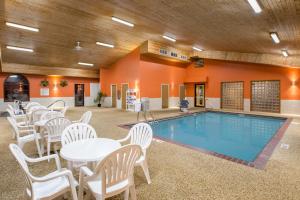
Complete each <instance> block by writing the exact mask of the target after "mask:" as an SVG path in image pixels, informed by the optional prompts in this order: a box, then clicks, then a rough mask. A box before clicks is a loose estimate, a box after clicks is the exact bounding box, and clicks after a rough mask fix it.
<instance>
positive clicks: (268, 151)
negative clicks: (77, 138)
mask: <svg viewBox="0 0 300 200" xmlns="http://www.w3.org/2000/svg"><path fill="white" fill-rule="evenodd" d="M202 112H221V113H225V114H226V113H228V114H242V115H250V116H259V117H267V118H277V119H278V118H279V119H284V120H285V121H284V123H283V124H282V125H281V127H280V128H279V129H278V130H277V131H276V133H275V134H274V135H273V136H272V138H271V139H270V140H269V142H268V143H267V144H266V145H265V147H264V148H263V150H262V151H261V152H260V153H259V154H258V156H257V157H256V159H255V160H254V161H252V162H247V161H244V160H241V159H238V158H234V157H231V156H227V155H224V154H220V153H216V152H214V151H210V150H206V149H203V148H199V147H193V146H190V145H186V144H182V143H179V142H176V141H173V140H169V139H166V138H161V137H159V136H154V135H153V138H155V139H158V140H162V141H165V142H168V143H171V144H175V145H179V146H182V147H185V148H188V149H192V150H196V151H199V152H201V153H205V154H208V155H212V156H215V157H218V158H222V159H225V160H228V161H231V162H235V163H238V164H242V165H245V166H248V167H253V168H256V169H260V170H263V169H264V168H265V166H266V164H267V162H268V161H269V159H270V158H271V156H272V154H273V152H274V150H275V148H276V146H277V145H278V143H279V142H280V140H281V139H282V138H283V136H284V134H285V132H286V130H287V128H288V127H289V125H290V124H291V122H292V120H293V118H290V117H280V116H279V117H277V116H265V115H257V114H249V113H238V112H222V111H213V110H205V111H198V112H189V113H179V115H176V116H170V117H165V118H159V119H157V120H149V121H148V122H152V121H164V120H170V119H176V118H181V117H184V116H189V115H193V114H197V113H202ZM141 122H145V121H141ZM137 123H140V122H134V123H126V124H119V125H118V126H119V127H120V128H124V129H130V128H129V127H130V126H132V125H135V124H137Z"/></svg>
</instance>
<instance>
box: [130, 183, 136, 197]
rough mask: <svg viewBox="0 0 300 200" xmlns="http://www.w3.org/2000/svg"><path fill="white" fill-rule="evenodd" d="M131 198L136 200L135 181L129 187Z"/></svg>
mask: <svg viewBox="0 0 300 200" xmlns="http://www.w3.org/2000/svg"><path fill="white" fill-rule="evenodd" d="M129 191H130V198H131V200H136V191H135V185H134V183H133V184H132V185H131V186H130V188H129Z"/></svg>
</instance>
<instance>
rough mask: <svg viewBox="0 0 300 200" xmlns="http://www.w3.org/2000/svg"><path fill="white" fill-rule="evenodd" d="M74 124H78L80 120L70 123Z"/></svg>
mask: <svg viewBox="0 0 300 200" xmlns="http://www.w3.org/2000/svg"><path fill="white" fill-rule="evenodd" d="M75 123H80V120H74V121H72V124H75Z"/></svg>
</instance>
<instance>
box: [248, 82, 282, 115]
mask: <svg viewBox="0 0 300 200" xmlns="http://www.w3.org/2000/svg"><path fill="white" fill-rule="evenodd" d="M251 111H261V112H275V113H279V112H280V81H251Z"/></svg>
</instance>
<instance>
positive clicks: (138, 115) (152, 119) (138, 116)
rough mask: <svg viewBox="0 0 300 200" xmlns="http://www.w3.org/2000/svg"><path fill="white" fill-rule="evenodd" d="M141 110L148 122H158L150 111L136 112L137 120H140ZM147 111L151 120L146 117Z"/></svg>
mask: <svg viewBox="0 0 300 200" xmlns="http://www.w3.org/2000/svg"><path fill="white" fill-rule="evenodd" d="M141 112H142V113H143V116H144V119H145V121H146V122H147V123H148V124H157V123H158V121H157V120H156V119H155V118H154V116H153V113H152V112H151V111H140V112H138V114H137V121H139V120H140V113H141ZM147 113H148V114H149V115H150V117H151V120H148V119H147Z"/></svg>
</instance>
